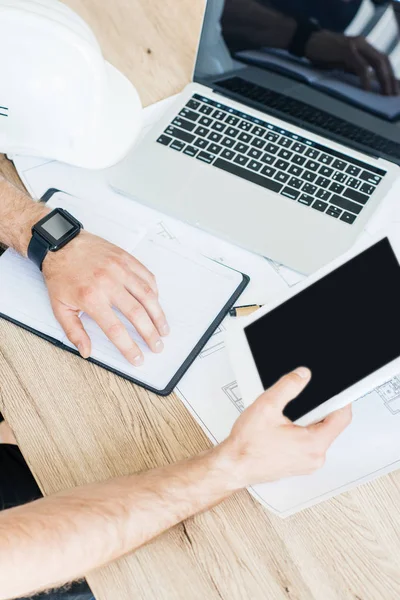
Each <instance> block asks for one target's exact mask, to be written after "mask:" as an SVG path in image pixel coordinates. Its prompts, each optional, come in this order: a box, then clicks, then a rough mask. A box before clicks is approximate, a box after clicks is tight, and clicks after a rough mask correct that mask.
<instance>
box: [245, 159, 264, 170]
mask: <svg viewBox="0 0 400 600" xmlns="http://www.w3.org/2000/svg"><path fill="white" fill-rule="evenodd" d="M261 167H262V164H261V163H260V162H258V161H257V160H251V161H250V162H249V164H248V165H247V168H248V169H251V170H252V171H259V170H260V169H261Z"/></svg>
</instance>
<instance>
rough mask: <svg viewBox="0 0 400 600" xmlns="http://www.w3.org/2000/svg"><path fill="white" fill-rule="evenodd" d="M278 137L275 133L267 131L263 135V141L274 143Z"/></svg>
mask: <svg viewBox="0 0 400 600" xmlns="http://www.w3.org/2000/svg"><path fill="white" fill-rule="evenodd" d="M278 137H279V135H278V134H277V133H273V132H272V131H268V132H267V133H266V134H265V139H266V140H268V141H269V142H276V140H277V139H278Z"/></svg>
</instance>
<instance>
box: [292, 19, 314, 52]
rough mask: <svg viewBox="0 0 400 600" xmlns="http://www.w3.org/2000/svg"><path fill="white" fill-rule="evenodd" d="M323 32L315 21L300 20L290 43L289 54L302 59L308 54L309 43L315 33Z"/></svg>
mask: <svg viewBox="0 0 400 600" xmlns="http://www.w3.org/2000/svg"><path fill="white" fill-rule="evenodd" d="M317 31H321V27H320V26H319V25H318V23H317V22H316V21H314V20H313V19H299V21H298V22H297V28H296V31H295V32H294V34H293V37H292V39H291V41H290V44H289V47H288V52H290V54H293V55H294V56H298V57H299V58H302V57H303V56H304V55H305V52H306V46H307V42H308V40H309V39H310V37H311V36H312V35H313V33H316V32H317Z"/></svg>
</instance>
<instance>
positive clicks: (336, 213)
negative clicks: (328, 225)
mask: <svg viewBox="0 0 400 600" xmlns="http://www.w3.org/2000/svg"><path fill="white" fill-rule="evenodd" d="M326 214H327V215H329V216H330V217H334V218H335V219H337V218H338V217H340V215H341V214H342V211H341V210H340V208H336V206H329V208H328V210H327V211H326Z"/></svg>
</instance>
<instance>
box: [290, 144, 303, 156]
mask: <svg viewBox="0 0 400 600" xmlns="http://www.w3.org/2000/svg"><path fill="white" fill-rule="evenodd" d="M305 148H306V146H305V145H304V144H300V143H299V142H295V143H294V144H293V146H292V150H293V152H297V153H298V154H301V153H302V152H304V150H305Z"/></svg>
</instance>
